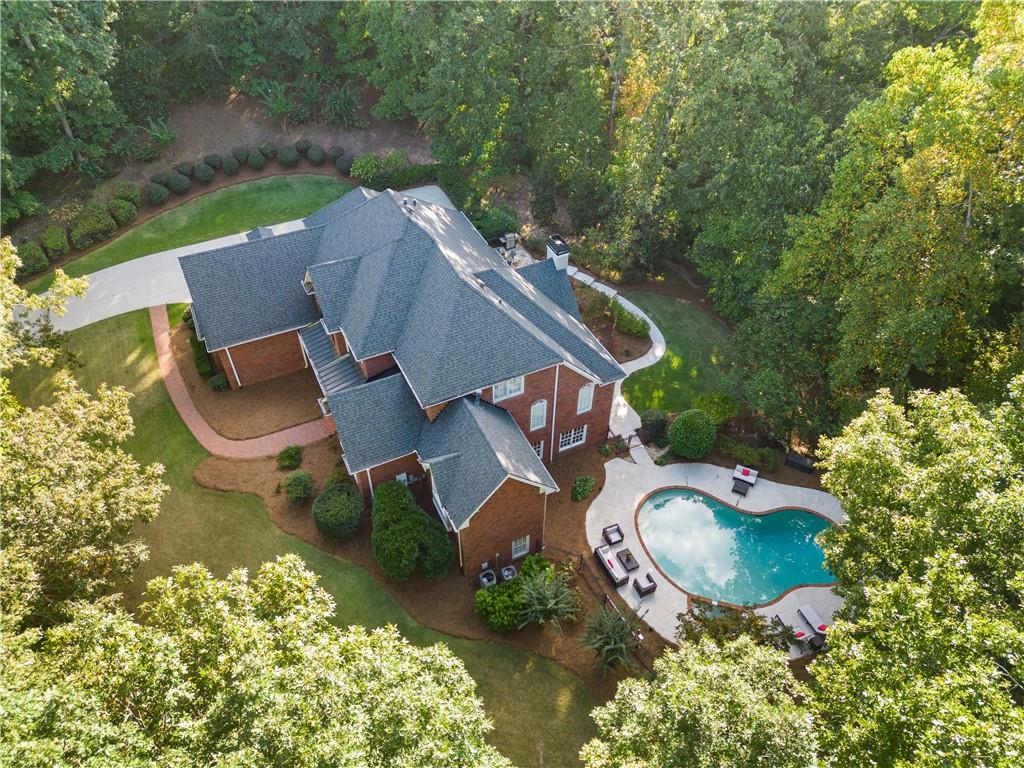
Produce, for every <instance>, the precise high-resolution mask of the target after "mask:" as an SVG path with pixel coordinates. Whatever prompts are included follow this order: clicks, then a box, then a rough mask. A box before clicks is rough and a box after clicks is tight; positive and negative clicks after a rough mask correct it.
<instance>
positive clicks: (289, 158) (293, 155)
mask: <svg viewBox="0 0 1024 768" xmlns="http://www.w3.org/2000/svg"><path fill="white" fill-rule="evenodd" d="M277 162H279V163H280V164H281V165H283V166H284V167H285V168H293V167H294V166H296V165H298V164H299V153H298V152H297V151H296V150H295V147H287V146H286V147H281V149H280V150H278V153H277Z"/></svg>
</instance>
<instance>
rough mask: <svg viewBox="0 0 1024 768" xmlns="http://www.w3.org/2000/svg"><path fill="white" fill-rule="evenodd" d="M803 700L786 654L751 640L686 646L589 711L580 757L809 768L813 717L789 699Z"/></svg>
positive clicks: (595, 763)
mask: <svg viewBox="0 0 1024 768" xmlns="http://www.w3.org/2000/svg"><path fill="white" fill-rule="evenodd" d="M803 694H805V691H804V689H803V687H802V686H801V685H800V684H799V683H797V682H796V680H794V679H793V676H792V674H791V673H790V671H789V667H788V665H787V662H786V657H785V655H784V654H783V653H781V652H779V651H775V650H772V649H769V648H766V647H764V646H762V645H758V644H757V643H755V642H754V641H753V640H751V639H750V638H748V637H743V638H740V639H738V640H734V641H732V642H730V643H728V644H726V645H723V646H718V645H716V644H715V643H714V642H712V641H710V640H704V641H702V642H701V643H700V644H699V645H698V644H694V643H686V642H684V643H682V644H681V645H680V646H679V649H678V650H675V651H668V652H666V653H665V654H664V655H663V656H662V657H661V658H659V659H658V660H657V661H655V662H654V675H653V677H652V678H651V679H649V680H646V679H640V678H631V679H628V680H624V681H623V682H621V683H619V688H618V691H617V692H616V694H615V698H613V699H612V700H611V701H610V702H608V703H607V704H605V705H604V706H602V707H598V708H597V709H595V710H594V712H593V717H594V720H595V721H596V723H597V728H598V732H599V735H598V736H597V738H595V739H593V740H591V741H590V742H588V743H587V744H586V745H585V746H584V747H583V750H582V752H581V753H580V756H581V758H582V760H583V764H584V765H585V766H587V768H618V767H619V766H623V765H628V766H632V767H633V768H655V766H658V767H659V768H690V766H716V768H731V767H735V768H740V766H752V765H765V766H769V765H770V766H772V768H806V767H807V766H814V765H816V764H817V754H816V750H817V745H816V741H815V735H814V731H813V729H812V723H811V717H810V714H809V712H808V711H807V710H806V709H804V708H802V707H801V706H800V705H798V704H797V703H796V702H795V701H794V698H793V697H794V696H796V695H803Z"/></svg>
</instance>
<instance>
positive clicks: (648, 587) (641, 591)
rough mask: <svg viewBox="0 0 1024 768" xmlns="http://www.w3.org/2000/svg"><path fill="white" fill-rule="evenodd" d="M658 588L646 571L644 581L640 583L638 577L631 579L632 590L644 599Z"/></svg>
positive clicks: (649, 573)
mask: <svg viewBox="0 0 1024 768" xmlns="http://www.w3.org/2000/svg"><path fill="white" fill-rule="evenodd" d="M657 588H658V582H656V581H655V580H654V576H652V575H651V572H650V571H648V572H647V574H646V575H645V576H644V580H643V581H640V577H639V576H638V577H637V578H635V579H633V589H635V590H636V593H637V594H638V595H640V597H646V596H647V595H649V594H651V593H652V592H654V590H656V589H657Z"/></svg>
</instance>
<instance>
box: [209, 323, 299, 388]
mask: <svg viewBox="0 0 1024 768" xmlns="http://www.w3.org/2000/svg"><path fill="white" fill-rule="evenodd" d="M229 349H230V352H231V356H230V360H229V358H228V354H227V352H225V351H224V350H222V349H219V350H217V351H216V352H214V353H213V358H214V365H215V367H217V369H218V370H221V371H223V372H224V375H225V376H226V377H227V379H228V383H229V384H231V386H232V387H233V388H237V387H238V386H243V387H245V386H248V385H250V384H257V383H259V382H261V381H266V380H267V379H273V378H275V377H277V376H284V375H285V374H286V373H294V372H295V371H301V370H302V369H303V368H305V367H306V358H305V356H304V355H303V354H302V347H301V346H299V334H298V332H297V331H288V332H286V333H279V334H277V335H275V336H268V337H266V338H265V339H257V340H256V341H247V342H245V343H244V344H238V345H236V346H234V347H230V348H229ZM232 362H233V363H234V367H232V365H231V363H232ZM236 371H237V373H238V380H236V379H235V372H236Z"/></svg>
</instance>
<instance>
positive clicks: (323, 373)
mask: <svg viewBox="0 0 1024 768" xmlns="http://www.w3.org/2000/svg"><path fill="white" fill-rule="evenodd" d="M299 340H300V341H301V342H302V348H303V349H304V350H306V357H308V358H309V364H310V365H311V366H312V367H313V373H314V374H315V375H316V380H317V383H318V384H319V385H320V391H321V392H323V393H324V394H325V395H326V394H328V393H329V392H337V391H339V390H342V389H347V388H348V387H354V386H356V385H357V384H362V383H364V382H365V381H366V379H365V378H363V372H362V370H361V369H360V368H359V366H358V365H356V363H355V362H353V360H352V355H339V354H338V350H337V349H335V348H334V342H332V341H331V339H330V337H329V336H328V335H327V334H326V333H325V332H324V327H323V325H322V324H321V323H314V324H313V325H310V326H307V327H305V328H303V329H302V330H301V331H299Z"/></svg>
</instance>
